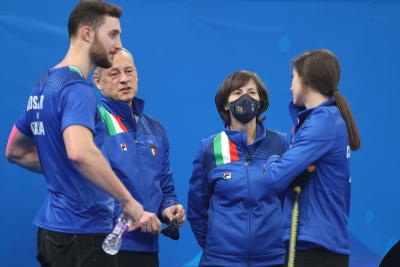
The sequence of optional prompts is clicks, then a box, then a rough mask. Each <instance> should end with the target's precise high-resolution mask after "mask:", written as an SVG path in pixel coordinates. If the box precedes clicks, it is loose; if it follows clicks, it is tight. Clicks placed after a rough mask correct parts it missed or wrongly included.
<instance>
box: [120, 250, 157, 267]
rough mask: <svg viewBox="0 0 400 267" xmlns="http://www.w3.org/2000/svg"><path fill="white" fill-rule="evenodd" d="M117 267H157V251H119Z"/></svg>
mask: <svg viewBox="0 0 400 267" xmlns="http://www.w3.org/2000/svg"><path fill="white" fill-rule="evenodd" d="M117 261H118V267H158V266H159V262H158V253H145V252H132V251H122V250H121V251H119V252H118V254H117Z"/></svg>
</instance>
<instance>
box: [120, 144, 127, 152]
mask: <svg viewBox="0 0 400 267" xmlns="http://www.w3.org/2000/svg"><path fill="white" fill-rule="evenodd" d="M120 146H121V150H122V151H127V150H128V148H127V147H126V144H125V143H121V144H120Z"/></svg>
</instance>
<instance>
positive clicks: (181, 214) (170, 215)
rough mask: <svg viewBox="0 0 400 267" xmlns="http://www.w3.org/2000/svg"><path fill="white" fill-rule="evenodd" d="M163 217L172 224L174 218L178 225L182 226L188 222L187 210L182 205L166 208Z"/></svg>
mask: <svg viewBox="0 0 400 267" xmlns="http://www.w3.org/2000/svg"><path fill="white" fill-rule="evenodd" d="M162 216H163V217H165V218H167V219H168V221H169V222H170V223H172V222H173V220H174V217H175V218H176V219H175V220H176V223H178V224H182V223H184V222H185V220H186V214H185V209H184V208H183V207H182V205H180V204H177V205H173V206H170V207H168V208H165V209H164V210H163V212H162Z"/></svg>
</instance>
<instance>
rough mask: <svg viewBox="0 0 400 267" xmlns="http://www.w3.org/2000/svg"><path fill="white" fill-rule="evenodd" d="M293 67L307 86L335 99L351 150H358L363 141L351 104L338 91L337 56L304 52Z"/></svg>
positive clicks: (324, 50)
mask: <svg viewBox="0 0 400 267" xmlns="http://www.w3.org/2000/svg"><path fill="white" fill-rule="evenodd" d="M292 67H293V69H294V70H296V72H297V74H298V75H299V77H300V78H301V79H302V81H303V82H304V84H305V85H306V86H309V87H311V88H313V89H314V90H317V91H318V92H319V93H321V94H322V95H325V96H328V97H334V99H335V102H336V106H337V107H338V109H339V111H340V113H341V114H342V117H343V119H344V121H345V123H346V127H347V132H348V135H349V143H350V148H351V149H352V150H357V149H359V148H360V146H361V139H360V135H359V132H358V128H357V126H356V122H355V120H354V118H353V115H352V112H351V109H350V106H349V104H348V103H347V101H346V99H345V98H344V96H343V95H342V94H341V93H340V91H339V90H338V88H337V87H338V84H339V79H340V65H339V61H338V59H337V58H336V56H335V55H334V54H333V53H332V52H331V51H329V50H327V49H317V50H311V51H307V52H304V53H303V54H301V55H300V56H299V57H297V58H295V59H294V60H293V61H292Z"/></svg>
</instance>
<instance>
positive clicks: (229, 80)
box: [215, 70, 269, 126]
mask: <svg viewBox="0 0 400 267" xmlns="http://www.w3.org/2000/svg"><path fill="white" fill-rule="evenodd" d="M250 80H253V81H254V82H255V84H256V86H257V92H258V95H259V96H260V110H259V111H258V114H257V122H260V123H261V122H263V121H264V118H263V117H261V114H262V113H263V112H264V111H265V110H267V108H268V106H269V96H268V90H267V87H266V86H265V85H264V83H263V82H262V81H261V79H260V78H259V77H258V75H257V74H256V73H254V72H250V71H247V70H240V71H236V72H234V73H232V74H230V75H229V76H228V77H226V78H225V80H224V81H223V82H222V84H221V86H220V87H219V89H218V91H217V94H216V95H215V105H216V107H217V110H218V113H219V115H220V116H221V119H222V120H223V122H224V124H225V126H228V125H230V123H231V117H230V114H229V110H225V106H226V105H227V104H228V97H229V95H230V94H231V93H232V92H233V91H235V90H237V89H239V88H240V87H243V86H245V85H246V84H247V83H248V82H249V81H250Z"/></svg>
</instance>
